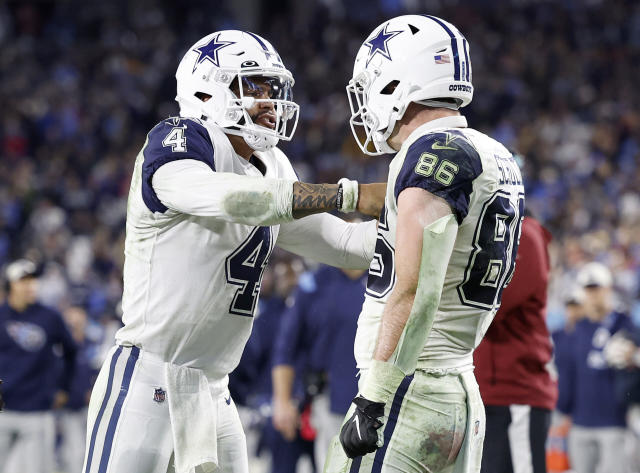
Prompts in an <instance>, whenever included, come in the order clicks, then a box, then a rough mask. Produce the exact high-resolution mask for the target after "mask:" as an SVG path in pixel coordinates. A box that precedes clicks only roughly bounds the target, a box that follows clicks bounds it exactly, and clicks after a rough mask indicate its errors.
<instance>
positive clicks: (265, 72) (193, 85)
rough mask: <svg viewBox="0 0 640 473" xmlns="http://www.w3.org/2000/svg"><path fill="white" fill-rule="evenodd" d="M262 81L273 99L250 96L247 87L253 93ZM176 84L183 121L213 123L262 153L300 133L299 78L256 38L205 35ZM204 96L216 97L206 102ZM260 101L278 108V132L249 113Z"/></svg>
mask: <svg viewBox="0 0 640 473" xmlns="http://www.w3.org/2000/svg"><path fill="white" fill-rule="evenodd" d="M256 78H260V79H261V80H262V81H264V82H266V83H267V84H268V85H269V86H270V87H271V97H270V98H268V99H256V98H254V97H248V96H245V94H244V93H243V84H244V85H245V88H248V89H250V90H251V89H252V88H253V87H255V83H254V82H253V80H254V79H256ZM176 81H177V85H178V93H177V96H176V100H177V101H178V104H179V105H180V116H183V117H196V118H201V119H204V120H210V121H212V122H214V123H216V124H217V125H219V126H220V127H222V128H224V131H225V133H228V134H232V135H238V136H242V137H243V138H244V140H245V141H246V142H247V144H248V145H249V146H251V148H253V149H255V150H256V151H263V150H266V149H269V148H271V147H273V146H275V145H276V144H277V143H278V140H287V141H288V140H290V139H291V138H292V136H293V134H294V132H295V129H296V125H297V123H298V111H299V106H298V104H296V103H295V102H293V100H292V93H291V89H292V87H293V84H294V80H293V76H292V75H291V72H289V71H288V70H287V69H286V68H285V67H284V64H283V63H282V59H280V56H279V55H278V53H277V51H276V50H275V49H274V48H273V46H272V45H271V43H269V42H268V41H267V40H265V39H264V38H261V37H260V36H258V35H256V34H253V33H249V32H245V31H237V30H226V31H217V32H215V33H211V34H210V35H208V36H205V37H204V38H202V39H200V40H199V41H198V42H196V43H195V44H194V45H193V46H191V47H190V48H189V50H188V51H187V53H186V54H185V55H184V57H183V58H182V61H180V65H179V66H178V70H177V72H176ZM234 81H237V82H235V83H234ZM234 86H237V87H234ZM232 88H235V89H236V90H237V91H238V95H236V94H235V93H234V92H233V91H232ZM203 94H206V96H210V97H211V98H210V99H209V100H206V101H204V100H202V98H203V97H205V95H203ZM259 102H268V103H271V104H272V105H273V108H274V112H275V116H276V119H275V126H274V128H273V129H270V128H267V127H265V126H261V125H258V124H256V123H254V122H253V120H252V119H251V117H250V116H249V113H248V112H247V109H249V108H251V107H252V106H253V105H254V104H256V103H259Z"/></svg>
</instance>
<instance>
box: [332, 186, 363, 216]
mask: <svg viewBox="0 0 640 473" xmlns="http://www.w3.org/2000/svg"><path fill="white" fill-rule="evenodd" d="M336 207H337V208H338V210H339V211H340V212H343V213H351V212H355V211H356V208H357V207H358V181H354V180H351V179H347V178H346V177H343V178H342V179H340V180H339V181H338V195H337V198H336Z"/></svg>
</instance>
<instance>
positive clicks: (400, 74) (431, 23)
mask: <svg viewBox="0 0 640 473" xmlns="http://www.w3.org/2000/svg"><path fill="white" fill-rule="evenodd" d="M347 95H348V96H349V105H350V106H351V119H350V121H349V122H350V123H351V130H352V131H353V135H354V136H355V138H356V141H357V142H358V144H359V145H360V148H361V149H362V151H363V152H364V153H366V154H368V155H372V156H373V155H379V154H384V153H395V150H394V149H392V148H391V146H389V144H388V143H387V139H388V138H389V136H390V135H391V132H392V131H393V128H394V126H395V124H396V121H397V120H400V119H401V118H402V116H403V115H404V112H405V110H406V109H407V106H408V105H409V103H411V102H417V103H421V104H424V105H428V106H431V107H446V108H451V109H455V110H457V109H458V108H460V107H464V106H465V105H468V104H469V102H471V98H472V97H473V85H471V61H470V59H469V44H468V43H467V40H466V39H465V37H464V36H463V35H462V33H460V31H458V29H457V28H456V27H455V26H453V25H452V24H451V23H448V22H446V21H444V20H441V19H440V18H437V17H435V16H430V15H404V16H399V17H396V18H393V19H391V20H389V21H385V22H384V23H383V24H381V25H380V26H378V27H377V28H376V29H375V30H373V32H372V33H371V34H370V35H369V37H368V38H367V40H366V41H365V42H364V43H363V45H362V47H361V48H360V50H359V51H358V55H357V56H356V61H355V65H354V67H353V78H352V79H351V80H350V81H349V84H348V85H347ZM439 99H448V100H439ZM363 133H364V136H362V134H363Z"/></svg>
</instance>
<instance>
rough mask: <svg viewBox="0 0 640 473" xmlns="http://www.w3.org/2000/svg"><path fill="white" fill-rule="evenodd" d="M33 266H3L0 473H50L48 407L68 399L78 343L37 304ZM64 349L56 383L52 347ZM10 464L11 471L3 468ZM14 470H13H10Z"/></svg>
mask: <svg viewBox="0 0 640 473" xmlns="http://www.w3.org/2000/svg"><path fill="white" fill-rule="evenodd" d="M36 275H37V273H36V265H35V264H34V263H33V262H31V261H28V260H24V259H21V260H17V261H14V262H13V263H11V264H9V265H8V266H7V269H6V272H5V276H6V279H7V285H8V296H7V301H6V303H5V304H3V305H2V306H0V377H1V378H2V379H3V386H2V388H3V396H4V399H5V401H6V412H4V413H3V414H2V421H1V422H0V471H2V472H3V473H13V472H14V471H15V472H16V473H25V472H29V473H51V472H52V471H53V467H54V463H55V462H54V440H55V433H54V416H53V412H52V408H58V407H61V406H63V405H64V404H65V403H66V402H67V400H68V398H69V395H68V393H69V387H70V384H71V380H72V379H73V372H74V365H75V358H76V351H77V349H76V344H75V342H74V341H73V338H72V337H71V334H70V333H69V331H68V330H67V328H66V326H65V324H64V321H63V319H62V316H61V315H60V314H59V313H58V312H55V311H53V310H51V309H49V308H47V307H44V306H43V305H41V304H39V303H37V302H36V294H37V277H36ZM56 345H59V346H61V348H62V350H63V356H64V371H63V376H62V380H60V379H58V377H57V374H58V370H57V369H56V365H57V363H58V358H57V357H56V355H55V354H54V351H53V348H54V346H56ZM7 463H10V464H11V466H12V469H11V471H9V469H4V468H5V465H6V464H7ZM13 468H15V470H14V469H13Z"/></svg>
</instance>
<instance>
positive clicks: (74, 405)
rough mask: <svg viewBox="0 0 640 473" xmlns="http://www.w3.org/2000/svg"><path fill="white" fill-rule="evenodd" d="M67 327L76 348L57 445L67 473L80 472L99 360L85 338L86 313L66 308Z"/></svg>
mask: <svg viewBox="0 0 640 473" xmlns="http://www.w3.org/2000/svg"><path fill="white" fill-rule="evenodd" d="M62 315H63V317H64V320H65V322H66V323H67V327H68V328H69V331H70V332H71V335H72V337H73V339H74V341H75V342H76V344H77V347H78V353H77V355H76V365H75V372H74V376H73V379H72V380H71V384H70V386H69V400H68V402H67V403H66V404H65V406H64V408H63V409H61V410H60V412H59V413H58V417H57V420H58V425H57V427H58V432H59V434H60V443H59V446H58V452H59V460H60V469H61V471H64V472H66V473H75V472H78V471H81V470H82V462H83V461H84V448H85V437H86V432H87V410H88V406H89V398H90V397H91V388H92V387H93V383H95V381H96V378H97V377H98V370H99V367H100V360H99V359H98V357H97V354H98V346H97V344H96V343H95V342H93V341H92V340H89V339H87V336H86V335H87V334H86V331H87V330H86V329H87V322H88V317H87V312H86V310H85V309H84V307H82V306H81V305H79V304H77V305H72V306H70V307H67V308H66V309H65V310H64V311H63V313H62Z"/></svg>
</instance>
